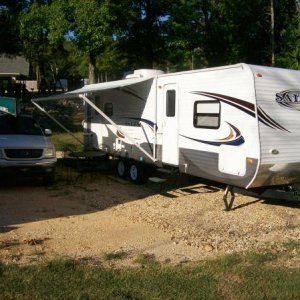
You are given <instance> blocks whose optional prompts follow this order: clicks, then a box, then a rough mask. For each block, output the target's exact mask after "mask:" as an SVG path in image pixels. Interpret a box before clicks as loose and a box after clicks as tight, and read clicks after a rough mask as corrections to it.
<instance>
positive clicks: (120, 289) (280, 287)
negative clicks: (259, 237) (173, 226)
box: [0, 254, 300, 300]
mask: <svg viewBox="0 0 300 300" xmlns="http://www.w3.org/2000/svg"><path fill="white" fill-rule="evenodd" d="M277 258H278V257H277V256H274V255H272V254H263V255H260V254H247V255H238V254H235V255H227V256H224V257H222V258H218V259H215V260H209V261H203V262H198V263H190V264H182V265H178V266H167V265H159V264H158V263H157V262H154V261H153V260H148V263H147V260H143V263H141V264H139V266H138V267H136V268H126V269H109V268H104V267H101V266H93V265H92V264H89V263H87V262H86V261H78V260H77V261H75V260H58V261H51V262H47V263H45V264H40V265H30V266H18V265H14V264H11V265H4V264H0V299H214V300H215V299H251V300H252V299H285V300H287V299H293V300H294V299H299V298H300V297H299V296H300V270H299V268H284V267H278V266H277V267H276V266H274V265H273V262H275V260H276V259H277ZM107 259H114V257H109V258H107ZM115 259H122V257H119V256H116V257H115Z"/></svg>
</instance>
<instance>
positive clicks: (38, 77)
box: [35, 64, 41, 90]
mask: <svg viewBox="0 0 300 300" xmlns="http://www.w3.org/2000/svg"><path fill="white" fill-rule="evenodd" d="M35 76H36V82H37V89H38V90H40V86H41V68H40V65H39V64H37V65H36V66H35Z"/></svg>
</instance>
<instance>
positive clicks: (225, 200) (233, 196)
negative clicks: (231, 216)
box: [223, 185, 235, 211]
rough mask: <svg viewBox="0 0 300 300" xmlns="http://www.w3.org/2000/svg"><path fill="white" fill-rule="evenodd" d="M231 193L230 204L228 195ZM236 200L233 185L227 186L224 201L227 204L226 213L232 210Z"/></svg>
mask: <svg viewBox="0 0 300 300" xmlns="http://www.w3.org/2000/svg"><path fill="white" fill-rule="evenodd" d="M229 193H230V201H229V202H228V199H227V198H228V194H229ZM234 199H235V194H234V190H233V186H231V185H227V186H226V189H225V191H224V196H223V201H224V204H225V209H224V210H225V211H230V210H231V209H232V205H233V202H234Z"/></svg>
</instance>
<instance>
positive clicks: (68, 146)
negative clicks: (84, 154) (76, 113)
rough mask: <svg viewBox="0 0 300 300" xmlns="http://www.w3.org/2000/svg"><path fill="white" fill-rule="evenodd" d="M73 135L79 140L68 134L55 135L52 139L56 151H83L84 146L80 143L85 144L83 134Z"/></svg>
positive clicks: (76, 133) (75, 133)
mask: <svg viewBox="0 0 300 300" xmlns="http://www.w3.org/2000/svg"><path fill="white" fill-rule="evenodd" d="M72 134H73V135H74V136H75V137H76V139H77V140H76V139H75V138H74V137H73V136H71V135H70V134H68V133H53V135H52V136H51V137H50V139H51V141H52V143H53V144H54V146H55V149H56V151H81V150H82V149H83V145H82V144H80V142H79V141H81V142H83V133H82V132H74V133H72Z"/></svg>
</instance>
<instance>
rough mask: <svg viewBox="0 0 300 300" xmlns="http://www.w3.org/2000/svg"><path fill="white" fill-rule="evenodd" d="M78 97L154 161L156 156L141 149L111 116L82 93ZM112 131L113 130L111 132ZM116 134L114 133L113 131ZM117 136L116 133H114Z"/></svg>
mask: <svg viewBox="0 0 300 300" xmlns="http://www.w3.org/2000/svg"><path fill="white" fill-rule="evenodd" d="M79 97H80V98H81V99H82V100H83V101H84V102H86V103H87V104H89V105H90V106H91V107H92V108H93V109H94V110H95V111H97V112H98V113H99V114H100V115H101V116H102V117H103V118H104V119H106V120H107V121H108V122H109V123H110V124H111V125H113V126H114V127H115V128H116V129H117V130H118V131H119V132H121V133H122V134H123V135H124V136H125V137H126V138H127V139H128V140H129V141H130V142H131V143H132V144H133V145H134V146H136V147H137V148H138V149H139V150H140V151H142V152H143V153H144V154H145V155H146V156H147V157H148V158H150V159H151V160H152V161H153V162H155V161H156V158H155V157H153V156H152V155H150V154H149V153H148V152H147V151H146V150H145V149H143V148H142V147H141V146H140V145H139V144H138V143H137V142H136V141H135V140H134V139H133V138H132V137H131V136H130V135H128V134H127V133H126V132H124V131H123V130H122V129H121V128H120V127H119V126H118V125H117V124H116V123H115V122H114V121H113V120H112V119H111V118H109V117H108V116H107V115H106V114H105V113H104V112H103V111H102V110H101V109H100V108H99V107H98V106H96V105H95V104H94V103H93V102H92V101H91V100H90V99H88V98H87V97H86V96H84V95H83V94H80V95H79ZM113 133H114V132H113ZM114 134H115V135H116V133H114ZM116 136H117V135H116Z"/></svg>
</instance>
